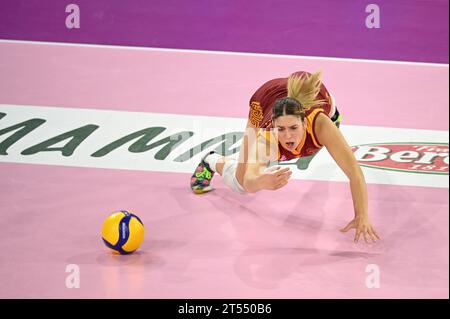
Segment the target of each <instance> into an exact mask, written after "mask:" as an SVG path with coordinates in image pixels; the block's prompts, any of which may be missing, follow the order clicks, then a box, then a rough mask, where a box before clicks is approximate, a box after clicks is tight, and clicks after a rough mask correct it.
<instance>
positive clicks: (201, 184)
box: [191, 121, 257, 194]
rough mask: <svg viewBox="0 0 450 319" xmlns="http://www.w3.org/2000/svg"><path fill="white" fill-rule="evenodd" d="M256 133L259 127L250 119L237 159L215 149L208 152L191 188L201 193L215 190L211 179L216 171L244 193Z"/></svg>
mask: <svg viewBox="0 0 450 319" xmlns="http://www.w3.org/2000/svg"><path fill="white" fill-rule="evenodd" d="M256 134H257V129H256V128H255V127H254V126H253V125H252V124H251V122H250V121H248V122H247V125H246V129H245V133H244V136H243V139H242V144H241V148H240V151H239V156H238V159H237V160H236V159H235V158H232V157H226V156H222V155H220V154H217V153H216V152H214V151H212V152H209V153H208V154H206V155H205V156H204V157H203V158H202V160H201V161H200V164H199V165H198V166H197V168H196V170H195V172H194V174H193V175H192V177H191V189H192V190H193V191H194V193H196V194H201V193H206V192H209V191H211V190H213V188H212V186H211V180H212V177H213V176H214V173H216V172H217V173H218V174H219V175H221V176H222V178H223V181H224V183H225V184H226V185H227V186H229V187H230V188H232V189H233V190H235V191H237V192H239V193H243V192H244V188H243V187H242V185H243V180H244V175H245V169H246V163H247V162H248V158H249V145H250V144H251V143H252V141H253V140H254V139H255V138H256Z"/></svg>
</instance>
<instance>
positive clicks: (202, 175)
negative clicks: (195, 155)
mask: <svg viewBox="0 0 450 319" xmlns="http://www.w3.org/2000/svg"><path fill="white" fill-rule="evenodd" d="M213 153H214V151H211V152H209V153H208V154H206V155H205V156H204V157H203V158H202V160H201V161H200V164H198V166H197V168H196V169H195V172H194V174H192V177H191V189H192V191H193V192H194V193H195V194H203V193H207V192H210V191H212V190H213V189H214V188H213V187H212V186H211V179H212V178H213V176H214V171H213V170H212V169H211V167H209V165H208V163H206V162H205V158H206V157H207V156H208V155H210V154H213Z"/></svg>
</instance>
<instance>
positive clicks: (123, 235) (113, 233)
mask: <svg viewBox="0 0 450 319" xmlns="http://www.w3.org/2000/svg"><path fill="white" fill-rule="evenodd" d="M102 239H103V242H104V243H105V245H106V247H108V248H109V249H111V250H112V251H114V252H116V253H119V254H122V255H125V254H130V253H132V252H134V251H135V250H136V249H138V248H139V246H140V245H141V243H142V241H143V240H144V224H143V223H142V221H141V220H140V219H139V217H137V216H136V215H135V214H133V213H132V212H129V211H126V210H121V211H117V212H114V213H112V214H111V215H109V217H108V218H106V220H105V221H104V223H103V227H102Z"/></svg>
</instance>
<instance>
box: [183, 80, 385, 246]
mask: <svg viewBox="0 0 450 319" xmlns="http://www.w3.org/2000/svg"><path fill="white" fill-rule="evenodd" d="M340 121H341V116H340V115H339V112H338V110H337V109H336V105H335V101H334V98H333V96H332V95H331V94H330V93H329V92H328V90H327V89H326V87H325V86H324V85H323V84H322V82H321V80H320V72H317V73H314V74H310V73H307V72H303V71H301V72H296V73H294V74H292V75H291V76H290V77H289V78H279V79H273V80H270V81H268V82H266V83H265V84H263V85H262V86H261V87H260V88H259V89H258V90H257V91H256V92H255V94H254V95H253V96H252V98H251V99H250V113H249V118H248V122H247V127H246V131H245V134H244V138H243V142H242V145H241V149H240V153H239V160H238V161H236V160H235V159H233V158H230V157H224V156H221V155H219V154H217V153H215V152H210V153H208V154H206V156H204V157H203V159H202V161H201V162H200V164H199V165H198V166H197V168H196V171H195V172H194V174H193V175H192V178H191V188H192V190H193V191H194V192H195V193H197V194H201V193H205V192H209V191H211V190H212V189H213V188H212V187H211V179H212V177H213V176H214V173H215V172H217V173H219V174H220V175H221V176H222V178H223V181H224V183H225V184H226V185H227V186H229V187H230V188H231V189H233V190H234V191H236V192H239V193H246V192H249V193H253V192H257V191H259V190H263V189H266V190H276V189H279V188H281V187H283V186H285V185H286V184H287V183H288V181H289V178H290V176H291V171H290V169H289V168H280V166H278V165H276V164H279V163H280V162H283V161H288V160H292V159H295V158H299V159H300V160H302V159H304V160H305V161H304V162H301V161H299V162H300V165H299V168H300V169H302V166H303V168H306V167H307V166H308V163H309V161H310V160H311V159H312V157H314V155H315V154H316V153H317V152H318V151H319V150H320V149H321V148H322V147H323V146H325V147H326V148H327V150H328V152H329V153H330V154H331V156H332V157H333V159H334V160H335V161H336V163H337V165H338V166H339V167H340V168H341V169H342V171H343V172H344V173H345V174H346V175H347V177H348V178H349V180H350V188H351V193H352V197H353V205H354V212H355V217H354V219H353V220H351V221H350V222H349V223H348V224H347V226H345V227H344V228H343V229H341V231H342V232H347V231H349V230H350V229H353V228H354V229H355V230H356V232H355V237H354V241H355V242H358V240H359V238H360V236H361V235H363V237H364V239H365V241H366V242H368V241H369V239H372V240H373V241H375V240H376V238H378V239H379V237H378V235H377V233H376V232H375V229H374V228H373V226H372V225H371V224H370V221H369V215H368V199H367V187H366V183H365V179H364V175H363V173H362V170H361V168H360V167H359V165H358V163H357V161H356V159H355V157H354V155H353V152H352V151H351V148H350V147H349V145H348V144H347V142H346V141H345V138H344V137H343V135H342V134H341V132H340V131H339V129H338V127H339V124H340ZM302 163H303V164H302Z"/></svg>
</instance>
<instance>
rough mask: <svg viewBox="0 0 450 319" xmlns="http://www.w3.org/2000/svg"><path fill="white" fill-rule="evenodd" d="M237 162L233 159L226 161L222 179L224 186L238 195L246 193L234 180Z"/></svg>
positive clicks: (235, 179)
mask: <svg viewBox="0 0 450 319" xmlns="http://www.w3.org/2000/svg"><path fill="white" fill-rule="evenodd" d="M237 165H238V162H237V161H236V160H235V159H228V160H227V161H226V162H225V165H224V166H223V170H222V179H223V182H224V183H225V185H227V186H228V187H230V188H231V189H232V190H234V191H235V192H237V193H239V194H245V193H246V191H245V189H244V187H242V185H241V184H239V182H238V180H237V178H236V169H237Z"/></svg>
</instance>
